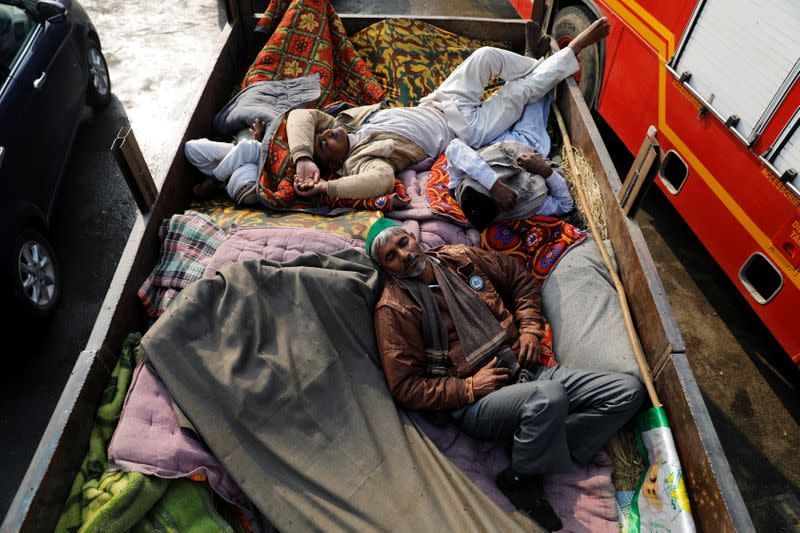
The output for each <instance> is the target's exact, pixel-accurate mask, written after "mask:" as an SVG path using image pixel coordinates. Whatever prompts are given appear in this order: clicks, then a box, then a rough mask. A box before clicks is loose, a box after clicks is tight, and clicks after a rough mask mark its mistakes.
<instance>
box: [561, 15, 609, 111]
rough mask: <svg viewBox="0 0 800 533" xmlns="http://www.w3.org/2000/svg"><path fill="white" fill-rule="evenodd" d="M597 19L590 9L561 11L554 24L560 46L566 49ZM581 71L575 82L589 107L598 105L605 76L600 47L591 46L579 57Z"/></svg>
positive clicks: (576, 75)
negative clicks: (603, 76)
mask: <svg viewBox="0 0 800 533" xmlns="http://www.w3.org/2000/svg"><path fill="white" fill-rule="evenodd" d="M596 18H597V17H595V16H594V15H593V14H592V12H591V11H589V9H587V8H586V7H584V6H568V7H565V8H564V9H560V10H559V11H558V13H557V14H556V18H555V20H554V22H553V32H552V33H553V37H555V39H556V42H557V43H558V46H559V47H561V48H564V47H565V46H567V45H568V44H569V43H570V42H571V41H572V39H574V38H575V37H577V36H578V34H579V33H580V32H582V31H583V30H585V29H586V28H588V27H589V26H590V25H591V24H592V22H594V21H595V19H596ZM578 62H579V63H580V64H581V69H580V71H578V73H577V74H575V81H576V82H578V86H579V87H580V89H581V93H582V94H583V99H584V100H586V104H587V105H588V106H589V107H595V106H596V105H597V99H598V98H599V97H600V81H601V77H602V75H603V64H602V59H601V55H600V47H599V45H596V46H590V47H588V48H586V49H584V50H583V52H581V54H580V55H579V56H578Z"/></svg>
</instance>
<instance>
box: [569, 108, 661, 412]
mask: <svg viewBox="0 0 800 533" xmlns="http://www.w3.org/2000/svg"><path fill="white" fill-rule="evenodd" d="M553 110H554V111H555V113H556V120H557V121H558V128H559V129H560V130H561V137H562V139H564V148H565V151H566V152H567V158H568V159H569V164H570V166H571V167H572V169H573V171H574V176H575V190H576V191H577V193H578V204H579V205H580V207H581V209H582V210H583V214H584V215H585V216H586V222H587V223H588V224H589V231H590V232H591V233H592V236H593V237H594V240H595V242H596V243H597V247H598V248H599V249H600V255H601V256H603V262H604V263H605V264H606V268H607V269H608V272H609V274H611V280H612V282H613V283H614V288H615V289H616V290H617V299H619V305H620V307H621V308H622V316H623V317H624V318H625V329H626V330H627V331H628V339H630V341H631V346H633V353H634V355H635V356H636V363H637V364H638V365H639V372H640V373H641V374H642V380H643V381H644V386H645V388H646V389H647V394H648V395H649V396H650V401H651V402H652V403H653V407H661V406H662V403H661V401H660V400H659V399H658V395H657V394H656V389H655V387H654V386H653V376H652V375H651V374H650V368H649V367H648V366H647V361H646V360H645V358H644V352H643V351H642V344H641V342H639V335H638V334H637V333H636V329H635V327H634V325H633V318H632V317H631V310H630V308H629V307H628V296H627V293H626V292H625V287H624V286H623V285H622V281H621V280H620V279H619V276H618V275H617V270H616V269H615V268H614V265H613V263H612V262H611V257H609V255H608V251H607V250H606V247H605V245H604V244H603V242H602V241H601V240H600V232H599V231H598V230H597V223H596V222H595V219H594V213H592V211H591V210H590V209H589V204H588V202H587V201H586V196H585V194H586V193H585V192H584V189H583V176H581V173H580V171H578V165H577V162H576V161H575V154H574V153H573V149H572V142H571V141H570V138H569V134H568V133H567V128H566V126H565V125H564V118H563V117H562V116H561V111H559V110H558V106H555V105H554V106H553Z"/></svg>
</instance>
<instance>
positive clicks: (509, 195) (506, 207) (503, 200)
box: [489, 180, 517, 211]
mask: <svg viewBox="0 0 800 533" xmlns="http://www.w3.org/2000/svg"><path fill="white" fill-rule="evenodd" d="M489 192H490V193H491V194H492V200H493V201H494V204H495V205H496V206H497V207H498V209H500V211H511V210H512V209H513V208H514V204H516V203H517V193H516V192H514V190H513V189H512V188H511V187H509V186H508V185H506V184H505V183H502V182H501V181H500V180H497V181H495V182H494V185H492V189H491V190H490V191H489Z"/></svg>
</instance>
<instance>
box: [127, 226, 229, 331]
mask: <svg viewBox="0 0 800 533" xmlns="http://www.w3.org/2000/svg"><path fill="white" fill-rule="evenodd" d="M159 237H160V238H161V240H162V245H161V257H160V258H159V261H158V264H157V265H156V267H155V268H154V269H153V272H151V273H150V276H149V277H148V278H147V279H146V280H145V281H144V283H143V284H142V286H141V288H140V289H139V298H141V300H142V303H143V304H144V307H145V309H146V310H147V314H148V315H150V316H151V317H153V318H157V317H159V316H161V314H162V313H163V312H164V310H165V309H166V308H167V306H169V304H170V303H172V301H173V300H174V299H175V297H176V296H177V295H178V293H179V292H180V290H181V289H183V288H184V287H186V286H187V285H189V284H190V283H192V282H193V281H195V280H198V279H200V278H201V277H202V276H203V271H204V270H205V267H206V263H207V262H208V260H209V259H211V256H212V255H214V252H216V251H217V248H219V246H220V244H222V240H223V239H224V237H225V232H224V231H223V230H222V229H221V228H220V227H219V226H217V224H215V223H214V222H213V221H212V220H211V217H209V216H208V215H204V214H202V213H196V212H194V211H187V212H186V214H183V215H173V216H172V218H171V219H169V220H164V221H163V222H162V223H161V229H160V230H159Z"/></svg>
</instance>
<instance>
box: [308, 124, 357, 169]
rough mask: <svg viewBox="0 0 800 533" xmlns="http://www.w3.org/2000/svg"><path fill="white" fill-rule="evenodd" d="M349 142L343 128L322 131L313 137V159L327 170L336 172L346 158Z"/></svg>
mask: <svg viewBox="0 0 800 533" xmlns="http://www.w3.org/2000/svg"><path fill="white" fill-rule="evenodd" d="M349 151H350V141H349V140H348V138H347V132H346V131H345V129H344V128H342V127H338V128H334V129H332V130H331V129H328V130H322V131H321V132H319V133H317V134H316V135H315V136H314V158H315V159H317V160H318V161H319V162H320V163H322V165H323V166H324V167H325V168H326V169H327V171H328V172H336V171H337V170H339V168H340V167H341V166H342V164H343V163H344V160H345V159H346V158H347V152H349Z"/></svg>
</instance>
